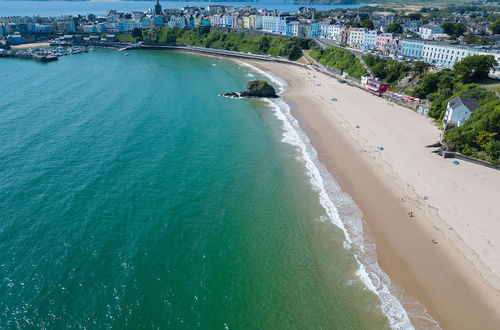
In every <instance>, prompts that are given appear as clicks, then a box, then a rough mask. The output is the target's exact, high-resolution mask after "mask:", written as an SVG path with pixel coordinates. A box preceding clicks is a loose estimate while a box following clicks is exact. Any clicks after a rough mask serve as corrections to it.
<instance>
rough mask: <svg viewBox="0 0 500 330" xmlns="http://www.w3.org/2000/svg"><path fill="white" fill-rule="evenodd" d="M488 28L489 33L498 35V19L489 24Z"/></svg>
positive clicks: (499, 32)
mask: <svg viewBox="0 0 500 330" xmlns="http://www.w3.org/2000/svg"><path fill="white" fill-rule="evenodd" d="M488 28H489V29H490V31H491V33H493V34H500V18H498V19H497V20H495V21H494V22H493V23H491V24H490V26H488Z"/></svg>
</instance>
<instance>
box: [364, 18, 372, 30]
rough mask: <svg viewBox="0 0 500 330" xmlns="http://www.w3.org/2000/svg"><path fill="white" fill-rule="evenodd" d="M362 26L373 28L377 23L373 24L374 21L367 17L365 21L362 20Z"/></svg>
mask: <svg viewBox="0 0 500 330" xmlns="http://www.w3.org/2000/svg"><path fill="white" fill-rule="evenodd" d="M361 26H362V27H364V28H366V29H368V30H373V29H374V28H375V25H373V21H372V20H371V19H369V18H367V19H365V20H364V21H363V22H361Z"/></svg>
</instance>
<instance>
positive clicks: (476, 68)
mask: <svg viewBox="0 0 500 330" xmlns="http://www.w3.org/2000/svg"><path fill="white" fill-rule="evenodd" d="M496 65H498V63H497V61H496V60H495V58H494V57H493V55H472V56H467V57H466V58H464V59H463V60H461V61H459V62H457V63H455V65H454V66H453V69H454V70H455V72H456V73H457V74H458V75H459V77H460V79H461V80H462V82H464V83H468V82H478V81H481V80H483V79H485V78H488V73H489V72H490V71H491V70H492V69H494V68H495V66H496Z"/></svg>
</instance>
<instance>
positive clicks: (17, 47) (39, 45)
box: [11, 42, 50, 50]
mask: <svg viewBox="0 0 500 330" xmlns="http://www.w3.org/2000/svg"><path fill="white" fill-rule="evenodd" d="M49 45H50V44H49V43H48V42H34V43H29V44H22V45H15V46H11V48H12V49H14V50H20V49H28V48H43V47H48V46H49Z"/></svg>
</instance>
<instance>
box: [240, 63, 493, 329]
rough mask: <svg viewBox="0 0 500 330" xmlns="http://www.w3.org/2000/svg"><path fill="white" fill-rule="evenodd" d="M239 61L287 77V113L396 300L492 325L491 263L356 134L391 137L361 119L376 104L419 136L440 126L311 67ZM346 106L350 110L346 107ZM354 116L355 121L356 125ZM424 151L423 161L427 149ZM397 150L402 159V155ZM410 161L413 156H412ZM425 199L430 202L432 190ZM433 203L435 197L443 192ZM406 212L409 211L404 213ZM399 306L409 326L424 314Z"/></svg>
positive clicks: (449, 322) (449, 321)
mask: <svg viewBox="0 0 500 330" xmlns="http://www.w3.org/2000/svg"><path fill="white" fill-rule="evenodd" d="M244 62H245V63H248V64H250V65H252V66H255V67H257V68H258V69H260V70H263V71H264V72H268V73H270V74H272V75H275V76H278V77H279V78H280V79H282V80H283V81H285V82H286V83H287V85H288V90H287V91H286V92H285V93H284V96H283V99H284V100H285V101H286V102H287V103H288V104H289V105H290V107H291V111H292V115H293V116H294V117H295V118H296V119H297V120H298V122H299V124H300V127H301V129H302V130H303V131H304V132H305V133H306V134H307V136H308V137H309V139H310V142H311V143H312V145H313V146H314V148H315V149H316V151H317V153H318V158H319V160H320V161H321V163H322V164H324V166H325V167H326V168H327V170H328V171H329V173H330V174H332V176H333V177H334V178H335V179H336V180H337V181H338V182H339V184H340V186H341V187H342V190H343V191H345V192H346V193H348V194H349V195H350V196H351V197H352V198H353V200H354V201H355V202H356V204H357V205H358V206H359V207H360V209H361V210H362V212H363V215H364V220H365V221H366V224H367V226H365V227H367V228H365V229H366V230H365V231H368V232H369V235H370V236H371V237H372V238H373V239H374V241H375V243H376V251H377V255H378V263H379V265H380V266H381V267H382V269H383V270H384V271H385V272H386V273H387V274H388V275H389V277H390V278H391V280H392V281H393V282H394V283H395V284H396V286H397V287H398V288H402V289H403V290H404V292H405V296H403V298H402V299H401V300H402V302H403V305H405V303H404V301H405V300H406V299H407V298H409V297H411V298H415V299H416V300H417V301H419V302H420V303H421V304H423V306H424V307H425V309H426V310H427V312H428V313H429V314H430V315H431V316H432V317H433V319H434V320H436V321H437V322H438V323H439V325H440V326H441V327H442V328H444V329H471V328H475V329H494V328H495V327H496V326H497V325H498V324H500V323H499V322H500V315H499V313H498V312H496V310H495V306H498V303H500V295H499V291H498V288H499V285H498V284H499V281H498V279H497V277H496V275H495V273H494V270H492V269H491V268H490V269H488V268H487V267H486V266H484V265H483V264H482V261H481V260H480V258H479V256H474V249H473V247H470V246H468V245H465V244H463V245H462V246H461V244H462V243H463V239H464V238H463V237H461V236H460V235H459V233H458V232H457V231H455V230H454V229H452V227H455V226H457V224H456V223H452V222H450V221H444V220H443V219H442V213H443V212H440V211H442V210H439V209H438V208H437V207H436V206H434V205H432V204H431V203H429V202H428V198H429V197H427V196H426V195H422V192H421V191H420V189H418V187H415V185H414V182H411V180H408V179H407V178H412V177H411V173H410V174H408V173H404V172H403V171H401V170H399V168H398V166H401V164H394V162H395V161H401V159H397V157H396V159H390V158H389V157H388V158H386V159H384V156H385V154H384V153H383V152H382V151H380V150H376V146H379V145H378V144H377V145H376V146H375V145H371V143H370V141H369V140H366V136H363V135H362V134H357V133H358V131H362V130H368V131H369V133H372V135H373V136H377V134H385V135H386V138H392V139H393V140H394V139H395V138H396V137H395V136H391V134H390V130H391V127H390V125H389V126H388V127H387V130H385V132H383V131H382V129H383V126H381V125H380V124H381V123H378V122H376V121H374V122H373V123H370V122H369V121H370V118H368V122H367V121H366V119H365V120H364V121H363V120H362V116H364V115H363V108H365V110H366V109H371V108H372V109H377V111H378V112H380V113H381V114H383V113H384V111H385V112H387V111H392V112H394V111H398V113H399V114H401V113H402V114H403V115H404V116H405V117H407V118H405V119H411V120H414V121H415V122H416V123H418V125H417V126H421V127H419V128H422V129H423V131H424V133H423V134H422V135H423V138H425V139H426V143H427V144H431V143H434V142H436V141H437V140H438V139H439V134H440V132H439V130H438V129H437V128H436V127H435V126H434V125H433V124H432V123H431V121H430V119H429V118H426V117H423V116H421V115H419V114H417V113H415V112H413V111H411V110H409V109H406V108H403V107H400V106H397V105H388V104H387V101H385V100H383V99H381V98H378V97H376V96H373V95H371V94H369V93H367V92H366V91H363V90H360V89H358V88H356V87H351V86H347V85H345V84H340V83H338V82H337V81H336V80H335V79H333V78H331V77H328V76H326V75H324V74H322V73H319V72H316V71H313V70H309V69H306V68H301V67H295V66H294V67H292V66H289V65H286V64H279V63H264V62H260V61H244ZM332 97H335V98H338V99H339V100H338V102H334V103H333V101H331V99H332ZM346 101H349V102H346ZM354 108H356V109H357V111H356V113H351V112H353V111H348V110H349V109H354ZM360 109H361V110H360ZM358 121H359V123H360V125H357V124H356V123H357V122H358ZM382 123H383V122H382ZM400 124H401V126H403V127H401V129H402V130H404V129H406V127H405V125H406V126H408V125H412V124H409V122H406V123H404V122H403V123H400ZM370 131H373V132H370ZM381 131H382V132H381ZM388 133H389V134H388ZM406 134H408V133H406ZM410 134H411V132H410ZM368 136H370V134H368ZM381 140H382V139H381ZM402 140H405V139H403V138H402ZM333 141H335V143H334V142H333ZM415 141H417V138H415ZM420 142H421V141H419V142H418V143H420ZM415 143H416V142H414V143H413V144H415ZM421 143H423V142H421ZM380 145H382V144H380ZM384 145H385V144H384ZM424 145H425V144H422V145H420V144H417V146H414V147H418V148H421V149H422V151H419V152H420V153H422V152H425V153H428V154H429V156H430V157H434V158H433V159H432V162H433V163H436V162H441V163H443V162H446V160H443V159H439V157H438V156H436V155H433V154H430V150H428V149H427V150H424V147H423V146H424ZM391 147H392V146H391ZM412 152H415V151H412ZM389 153H390V152H389ZM406 156H407V155H406ZM424 156H425V157H424V158H425V161H427V158H426V157H427V155H424ZM401 157H402V159H404V157H405V155H402V156H401ZM418 160H419V159H417V158H415V162H417V163H418ZM429 160H431V159H430V158H429ZM391 162H392V163H391ZM443 164H445V163H443ZM396 165H397V166H396ZM402 165H403V167H404V165H405V164H402ZM420 165H422V164H420ZM424 165H425V163H424ZM441 165H442V164H441ZM463 167H466V170H467V171H469V172H474V173H472V176H477V175H478V174H477V173H482V174H483V175H484V177H485V178H486V180H491V181H492V182H493V183H494V182H500V178H499V173H497V172H495V171H496V170H493V169H483V168H481V167H480V166H477V165H474V164H466V165H464V166H463ZM485 171H486V174H484V173H485ZM419 175H422V174H421V173H418V175H417V176H419ZM404 176H406V177H404ZM405 179H406V180H405ZM408 181H410V182H408ZM466 184H467V182H466V183H464V185H466ZM471 188H474V187H471ZM432 198H433V201H434V200H435V198H436V196H432ZM435 202H436V203H439V202H443V196H441V200H439V199H438V200H436V201H435ZM485 202H487V201H485ZM438 205H439V204H438ZM382 206H383V207H382ZM473 210H474V208H473ZM409 212H413V214H414V215H415V216H414V217H409V216H408V213H409ZM444 214H445V215H447V214H446V213H444ZM483 215H484V214H483ZM480 216H481V215H478V217H480ZM486 218H487V217H486ZM447 220H448V219H447ZM487 220H491V219H490V218H487ZM492 234H494V233H492ZM461 240H462V242H461ZM435 243H437V244H435ZM493 248H494V247H493ZM475 257H477V259H476V258H475ZM410 301H411V299H410ZM405 309H406V310H407V312H408V314H409V316H410V318H411V321H412V323H413V324H414V325H415V326H416V328H421V327H423V324H424V323H425V324H428V322H427V321H428V320H422V321H425V322H419V316H417V317H415V315H413V317H412V313H413V311H412V302H410V303H409V304H408V303H407V304H406V305H405Z"/></svg>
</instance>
